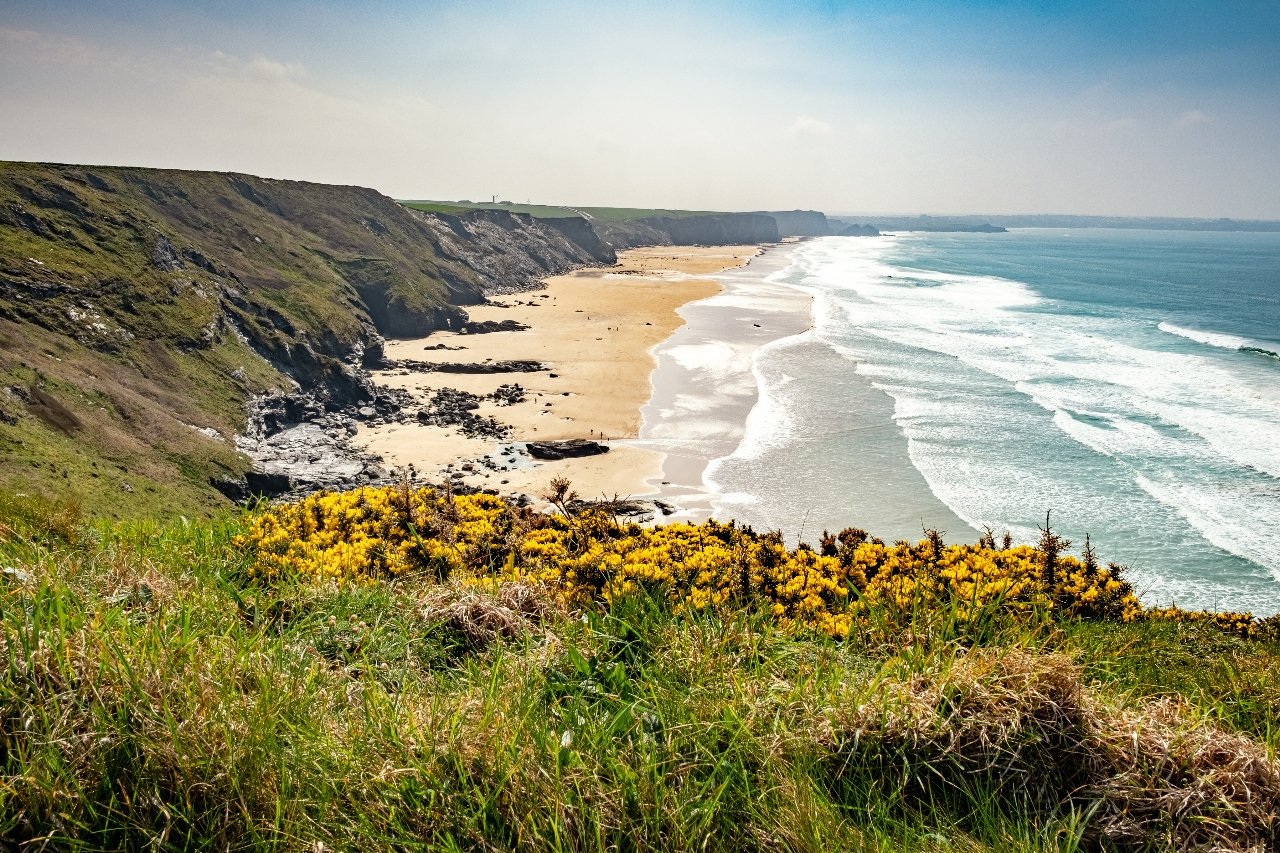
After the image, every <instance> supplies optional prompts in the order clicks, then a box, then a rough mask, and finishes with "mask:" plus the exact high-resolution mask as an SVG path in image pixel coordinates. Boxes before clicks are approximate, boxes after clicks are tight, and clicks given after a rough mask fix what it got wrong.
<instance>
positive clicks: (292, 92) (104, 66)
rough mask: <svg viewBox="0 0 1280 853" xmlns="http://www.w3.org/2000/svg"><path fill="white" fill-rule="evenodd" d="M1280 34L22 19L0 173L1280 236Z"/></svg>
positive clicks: (1258, 8) (1226, 6)
mask: <svg viewBox="0 0 1280 853" xmlns="http://www.w3.org/2000/svg"><path fill="white" fill-rule="evenodd" d="M1276 33H1280V4H1275V3H1268V2H1226V3H1212V4H1211V3H1204V2H1178V1H1177V0H1175V2H1164V3H1152V2H1135V3H1128V4H1118V3H1099V2H1083V3H1076V4H1071V5H1069V6H1063V7H1059V5H1058V4H1054V3H1018V2H995V0H990V2H973V3H960V2H954V1H953V2H920V3H891V2H881V3H875V4H871V3H839V2H820V1H819V0H803V2H792V3H778V2H753V3H745V4H744V3H740V4H730V3H702V4H697V5H696V6H691V5H677V4H668V3H662V4H656V5H654V4H647V5H645V6H644V7H643V8H640V7H637V6H635V5H622V4H614V3H584V2H577V0H573V2H569V0H561V1H560V2H532V3H522V4H517V3H511V2H506V0H504V2H496V3H490V4H484V5H479V4H477V5H463V4H456V3H437V2H425V3H415V2H405V0H399V1H398V2H393V0H376V2H369V3H363V4H361V6H360V8H359V11H358V13H357V12H353V11H350V10H348V9H345V8H344V7H343V6H342V4H339V3H336V2H282V3H277V2H264V3H256V4H255V3H247V2H243V0H226V1H225V2H196V3H184V4H171V3H164V2H157V0H151V1H150V2H139V1H138V0H133V1H132V2H130V1H129V0H126V2H117V3H111V2H105V1H104V0H90V2H78V3H69V2H61V0H54V2H43V3H36V2H31V0H12V2H10V3H8V4H6V6H5V8H3V9H0V46H2V48H3V49H2V50H0V70H2V71H3V73H2V74H0V108H3V109H4V111H5V114H6V116H8V117H10V120H7V121H6V122H5V123H4V124H3V126H0V159H9V160H34V161H46V162H47V161H58V162H72V163H96V164H111V165H133V166H154V167H161V168H187V169H210V170H217V171H238V172H248V173H252V174H258V175H263V176H266V177H275V178H291V179H301V180H311V181H317V182H323V183H339V184H357V185H361V186H369V187H373V188H375V189H377V190H379V191H381V192H383V193H386V194H388V195H391V196H393V197H395V198H402V199H418V198H422V199H443V200H452V199H463V198H469V199H475V200H481V199H488V198H490V197H491V196H492V195H494V194H497V195H499V196H500V197H501V198H503V199H509V200H511V201H515V202H525V201H533V202H535V203H543V204H572V205H587V206H590V205H608V206H637V207H668V208H695V209H719V210H763V209H793V208H803V209H817V210H824V211H828V212H832V213H840V212H841V211H853V210H860V211H873V212H875V213H878V214H879V215H914V214H919V213H927V214H931V215H948V214H950V215H959V214H960V212H964V213H967V214H989V215H999V214H1006V215H1023V214H1034V213H1048V214H1061V215H1086V216H1143V217H1162V216H1167V217H1196V218H1220V217H1229V218H1234V219H1271V220H1276V219H1280V169H1277V168H1276V167H1275V160H1276V155H1277V153H1280V98H1277V97H1276V95H1275V92H1276V91H1277V83H1280V49H1277V48H1280V44H1278V42H1280V37H1277V35H1276ZM889 211H897V212H898V213H896V214H890V213H889ZM860 215H868V214H860Z"/></svg>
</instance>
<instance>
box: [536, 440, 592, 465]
mask: <svg viewBox="0 0 1280 853" xmlns="http://www.w3.org/2000/svg"><path fill="white" fill-rule="evenodd" d="M525 447H526V449H527V450H528V451H529V455H530V456H532V457H533V458H534V459H547V460H552V461H554V460H556V459H569V458H571V457H578V456H598V455H599V454H601V453H608V452H609V445H607V444H601V443H600V442H598V441H590V440H588V439H585V438H571V439H568V440H567V441H531V442H529V443H528V444H526V445H525Z"/></svg>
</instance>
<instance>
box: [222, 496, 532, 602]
mask: <svg viewBox="0 0 1280 853" xmlns="http://www.w3.org/2000/svg"><path fill="white" fill-rule="evenodd" d="M510 518H511V514H510V511H509V508H508V507H507V504H506V502H504V501H502V500H500V499H498V498H496V497H493V496H491V495H485V494H476V495H457V496H453V495H442V494H438V493H436V492H434V491H433V490H431V489H425V488H423V489H408V488H394V487H388V488H376V489H358V490H355V491H350V492H320V493H317V494H314V495H310V496H308V497H306V498H304V499H302V500H300V501H297V502H296V503H288V504H280V505H279V506H275V507H272V508H271V509H270V510H269V511H267V512H264V513H261V514H260V515H258V516H256V517H255V518H254V519H253V521H252V523H251V525H250V527H249V531H248V533H247V534H245V535H244V536H243V537H241V538H240V540H239V543H238V544H240V545H242V546H252V547H253V549H254V554H255V557H254V563H253V569H252V571H253V573H254V574H255V575H256V576H258V577H261V578H264V579H272V578H276V577H280V576H284V575H289V574H298V575H304V576H312V577H316V578H332V579H335V580H340V581H353V582H367V581H372V580H376V579H378V578H386V577H395V576H397V575H402V574H405V573H406V572H419V571H426V572H433V573H435V574H436V575H438V576H439V577H446V576H448V575H450V574H452V573H453V572H455V571H460V570H466V569H471V568H473V567H475V566H485V565H489V564H491V563H492V562H493V560H495V559H497V560H499V561H501V560H502V559H503V558H504V557H505V554H506V552H505V551H503V540H504V535H503V533H504V529H503V525H504V523H507V522H509V521H510Z"/></svg>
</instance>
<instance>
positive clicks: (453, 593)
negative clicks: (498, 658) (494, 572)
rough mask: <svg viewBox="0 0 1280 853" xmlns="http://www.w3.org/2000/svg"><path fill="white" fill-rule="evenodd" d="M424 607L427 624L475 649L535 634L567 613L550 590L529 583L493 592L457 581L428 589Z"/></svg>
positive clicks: (505, 586) (513, 584)
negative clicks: (442, 628)
mask: <svg viewBox="0 0 1280 853" xmlns="http://www.w3.org/2000/svg"><path fill="white" fill-rule="evenodd" d="M421 608H422V615H423V617H424V618H425V619H426V620H427V621H429V622H437V623H441V624H443V625H445V627H447V628H448V629H449V630H450V631H454V632H456V633H458V634H460V635H462V636H463V637H465V638H466V640H467V643H468V644H469V645H470V646H471V648H472V649H474V650H480V649H484V648H487V647H488V646H489V645H491V644H492V643H493V642H495V641H496V640H499V639H508V640H509V639H514V638H516V637H519V636H521V635H524V634H528V633H532V632H534V631H536V630H537V629H538V628H539V627H540V626H542V625H544V624H546V623H547V622H548V621H549V620H550V619H552V618H554V617H557V616H561V615H563V614H564V612H565V609H564V605H563V604H561V603H560V602H559V601H558V599H557V598H556V597H555V595H554V594H553V593H552V592H551V591H550V590H548V589H546V588H544V587H542V586H538V585H535V584H528V583H508V584H502V585H501V586H499V587H498V588H497V589H496V590H495V591H493V592H486V591H480V590H477V589H474V588H471V587H468V586H465V585H464V584H462V583H457V582H451V583H448V584H445V585H442V586H435V587H428V588H427V590H426V591H425V592H424V594H423V595H422V598H421Z"/></svg>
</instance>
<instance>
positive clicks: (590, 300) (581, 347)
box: [352, 246, 761, 500]
mask: <svg viewBox="0 0 1280 853" xmlns="http://www.w3.org/2000/svg"><path fill="white" fill-rule="evenodd" d="M760 251H761V248H760V247H758V246H724V247H676V246H657V247H647V248H642V249H631V250H626V251H623V252H620V253H619V254H618V258H619V263H618V265H616V266H612V267H592V268H587V269H582V270H577V271H574V272H571V273H568V274H565V275H559V276H551V277H549V278H547V279H544V288H543V289H541V290H536V291H526V292H523V293H517V294H510V295H506V296H502V297H499V298H498V299H497V300H494V301H491V302H490V303H488V304H485V305H481V306H475V307H474V308H471V309H469V314H470V315H471V324H472V325H473V326H474V325H475V324H491V327H495V326H496V324H504V325H506V326H507V327H508V328H507V329H505V330H501V331H487V332H483V333H474V334H461V333H457V332H437V333H435V334H432V335H431V336H429V337H426V338H416V339H407V340H396V341H388V343H387V345H386V356H387V359H388V361H389V363H390V364H391V365H392V367H391V368H390V369H384V370H376V371H373V372H372V376H373V379H374V381H375V382H376V383H377V384H378V385H379V386H381V387H383V388H386V389H390V390H392V391H397V392H403V393H407V394H409V395H410V396H411V397H412V398H413V401H414V404H415V405H417V406H418V407H419V409H418V411H419V412H426V414H418V415H417V416H416V417H417V418H418V419H422V418H424V417H425V418H428V419H430V418H431V415H430V411H436V410H438V409H439V407H440V403H439V402H438V401H439V400H441V399H442V398H441V397H439V396H438V395H439V394H440V392H441V389H452V392H449V393H450V394H451V398H450V399H451V401H452V402H451V403H450V405H454V406H455V407H456V408H457V409H458V411H456V412H451V414H460V415H464V416H466V417H471V418H475V419H479V421H481V422H483V423H482V424H481V426H482V427H483V424H485V423H487V424H492V422H490V421H489V420H488V419H492V420H493V421H496V422H497V424H496V425H493V426H492V427H491V428H489V431H488V432H487V433H486V430H485V429H483V428H482V429H481V430H480V433H481V435H482V436H483V437H468V436H466V435H463V434H462V432H461V429H460V426H459V425H457V424H453V425H438V424H436V423H421V422H419V420H415V419H413V418H411V419H410V420H409V422H408V423H393V424H382V425H378V426H373V427H369V426H365V425H361V427H360V429H359V432H358V433H357V435H356V436H355V438H354V439H353V441H352V443H353V444H354V445H355V446H356V447H358V448H359V449H361V450H362V451H364V452H367V453H371V454H375V455H377V456H380V457H382V458H383V459H384V461H385V464H386V465H388V466H393V467H397V468H401V469H408V470H409V471H411V472H412V473H413V474H415V475H416V477H417V478H418V479H423V478H426V479H428V480H444V481H448V482H452V483H455V484H459V485H465V486H467V487H470V488H478V489H486V490H489V491H491V492H495V493H497V494H500V495H503V496H506V497H510V498H516V499H519V500H527V499H528V498H533V499H537V498H538V496H539V495H540V494H541V493H542V492H544V491H546V489H547V488H548V484H549V482H550V480H551V479H552V478H554V477H565V478H568V479H569V480H570V481H571V482H572V483H573V486H574V489H575V491H577V492H578V493H579V494H580V495H581V496H582V497H583V498H586V499H600V498H603V499H612V498H614V497H620V498H655V497H657V498H659V499H660V496H661V494H662V489H663V488H664V487H663V486H661V485H659V484H660V482H661V481H662V480H663V479H664V478H665V475H664V463H665V459H664V456H663V454H662V453H661V452H660V451H658V450H656V449H654V448H652V447H648V446H646V445H645V443H644V442H643V441H641V440H640V438H639V437H640V431H641V411H642V409H643V408H644V407H645V406H646V403H647V401H648V400H649V399H650V398H651V397H652V396H653V387H652V385H651V379H652V376H653V374H654V372H655V368H656V366H657V359H658V356H657V351H658V349H659V347H660V346H661V345H662V344H663V342H664V341H666V340H668V339H669V338H670V337H671V336H672V334H673V333H674V332H676V331H677V330H678V329H680V328H681V326H683V324H684V323H685V322H686V320H685V317H684V316H683V315H682V313H681V309H682V307H683V306H685V305H687V304H689V303H693V302H698V301H701V300H704V299H706V298H708V297H714V296H715V295H716V294H718V293H720V292H721V290H722V284H721V283H720V282H719V281H718V280H717V276H718V275H719V274H721V273H722V272H724V271H725V270H732V269H733V268H735V267H740V266H745V265H746V264H747V263H749V262H750V261H751V260H752V259H753V258H755V257H756V256H758V255H759V253H760ZM512 323H514V324H518V325H517V327H516V328H510V326H511V324H512ZM424 363H437V364H438V363H446V364H450V365H453V366H457V367H461V366H463V365H466V366H467V367H466V368H464V369H466V370H467V372H440V371H438V370H431V369H429V368H428V366H427V365H426V364H424ZM503 363H507V364H503ZM508 367H512V368H517V367H518V368H519V369H518V370H508V369H506V368H508ZM481 370H483V371H485V372H474V371H481ZM490 371H492V372H490ZM515 386H518V390H516V389H515ZM500 389H504V390H500ZM433 401H436V402H435V403H433ZM433 406H434V408H433ZM463 408H465V412H463V411H462V409H463ZM428 410H430V411H428ZM469 423H471V424H473V425H474V424H476V423H477V421H475V420H472V421H469ZM503 426H505V427H506V428H507V429H506V431H505V435H504V436H503V437H501V438H499V437H498V436H497V435H496V433H498V432H502V429H501V427H503ZM575 439H577V440H585V441H588V442H597V443H600V444H603V445H605V446H607V448H608V452H605V453H600V454H598V455H591V456H583V457H576V458H567V459H562V460H539V459H534V458H532V457H530V456H529V455H528V452H527V450H526V449H525V448H526V446H527V442H530V441H534V442H545V441H564V440H575ZM521 496H528V498H521Z"/></svg>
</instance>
